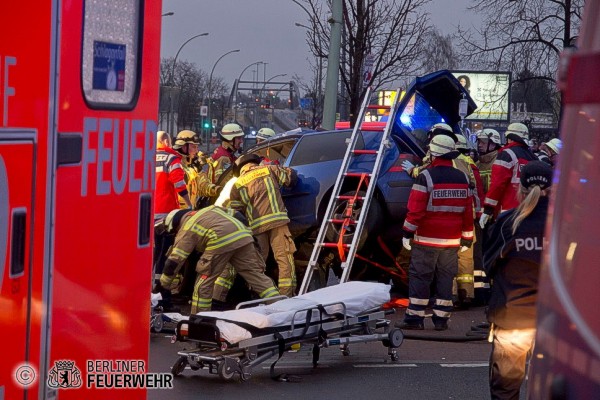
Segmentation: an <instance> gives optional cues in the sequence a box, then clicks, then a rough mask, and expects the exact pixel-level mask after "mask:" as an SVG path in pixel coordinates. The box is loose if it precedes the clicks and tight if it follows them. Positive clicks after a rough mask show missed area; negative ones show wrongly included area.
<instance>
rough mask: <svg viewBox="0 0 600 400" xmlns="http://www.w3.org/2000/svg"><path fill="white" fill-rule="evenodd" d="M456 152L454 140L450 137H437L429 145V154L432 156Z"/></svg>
mask: <svg viewBox="0 0 600 400" xmlns="http://www.w3.org/2000/svg"><path fill="white" fill-rule="evenodd" d="M452 151H454V140H453V139H452V138H451V137H450V136H446V135H436V136H434V137H433V139H431V142H430V143H429V152H430V153H431V155H432V156H436V157H439V156H443V155H444V154H448V153H450V152H452Z"/></svg>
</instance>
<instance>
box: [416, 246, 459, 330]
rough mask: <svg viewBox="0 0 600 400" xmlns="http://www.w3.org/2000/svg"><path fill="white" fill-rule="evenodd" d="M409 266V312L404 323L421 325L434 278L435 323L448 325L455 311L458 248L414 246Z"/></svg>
mask: <svg viewBox="0 0 600 400" xmlns="http://www.w3.org/2000/svg"><path fill="white" fill-rule="evenodd" d="M411 252H412V254H411V258H410V266H409V267H408V297H409V298H408V300H409V303H408V309H407V310H406V315H405V317H404V321H405V322H407V323H422V322H423V319H424V318H425V309H426V308H427V305H428V304H429V298H430V291H429V288H430V287H431V283H432V282H433V281H434V279H435V288H436V293H435V304H434V305H433V317H432V320H433V322H434V323H436V322H445V321H447V320H448V318H450V314H451V311H452V308H453V303H452V282H453V280H454V276H455V275H456V272H457V269H458V249H457V248H456V247H432V246H423V245H420V244H413V245H412V250H411Z"/></svg>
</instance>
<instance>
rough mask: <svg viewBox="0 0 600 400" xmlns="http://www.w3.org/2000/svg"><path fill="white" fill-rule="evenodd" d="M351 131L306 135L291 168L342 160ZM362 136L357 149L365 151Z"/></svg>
mask: <svg viewBox="0 0 600 400" xmlns="http://www.w3.org/2000/svg"><path fill="white" fill-rule="evenodd" d="M351 134H352V132H351V131H342V132H331V133H325V134H318V135H304V136H303V137H302V138H301V139H300V143H299V144H298V148H297V149H296V151H295V152H294V156H293V158H292V161H291V162H290V167H294V166H298V165H306V164H313V163H318V162H323V161H331V160H341V159H342V158H344V154H346V148H347V147H348V146H347V144H346V139H348V138H349V137H350V135H351ZM364 147H365V143H364V140H363V138H362V135H360V136H359V137H358V142H357V143H356V149H357V150H361V149H364Z"/></svg>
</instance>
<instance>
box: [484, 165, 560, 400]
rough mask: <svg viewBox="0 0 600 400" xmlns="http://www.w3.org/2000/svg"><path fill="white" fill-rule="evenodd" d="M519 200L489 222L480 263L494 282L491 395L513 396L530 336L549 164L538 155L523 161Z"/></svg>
mask: <svg viewBox="0 0 600 400" xmlns="http://www.w3.org/2000/svg"><path fill="white" fill-rule="evenodd" d="M519 180H520V186H519V191H518V197H519V201H520V202H519V205H518V206H517V207H516V208H513V209H512V210H510V211H508V212H506V213H503V214H501V215H500V216H499V217H498V220H497V221H496V223H495V224H494V225H493V230H492V235H491V236H490V237H491V242H489V243H487V246H486V247H487V248H486V252H485V256H484V259H485V269H486V272H487V274H488V276H490V277H491V278H493V284H492V289H491V297H490V301H489V306H488V312H487V317H488V321H489V322H491V323H492V324H493V325H492V333H493V344H492V353H491V356H490V382H489V383H490V392H491V397H492V399H518V398H519V391H520V388H521V384H522V383H523V379H524V378H525V368H526V361H527V357H529V356H530V355H531V351H532V349H533V342H534V338H535V332H536V329H535V326H536V302H537V292H538V276H539V273H540V264H541V258H542V257H541V256H542V247H543V243H544V227H545V225H546V216H547V214H548V195H549V188H550V185H551V184H552V168H551V167H550V166H549V165H548V164H546V163H544V162H542V161H531V162H530V163H528V164H527V165H525V166H524V167H523V169H522V170H521V175H520V179H519Z"/></svg>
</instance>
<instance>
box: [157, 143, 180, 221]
mask: <svg viewBox="0 0 600 400" xmlns="http://www.w3.org/2000/svg"><path fill="white" fill-rule="evenodd" d="M178 194H179V195H180V196H185V195H186V194H187V187H186V186H185V172H184V171H183V168H182V167H181V155H179V153H177V152H176V151H175V150H173V149H171V148H168V147H159V148H158V149H156V189H155V192H154V217H155V218H156V217H161V216H164V215H162V214H168V213H169V212H170V211H172V210H176V209H179V200H178V199H177V195H178Z"/></svg>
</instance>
